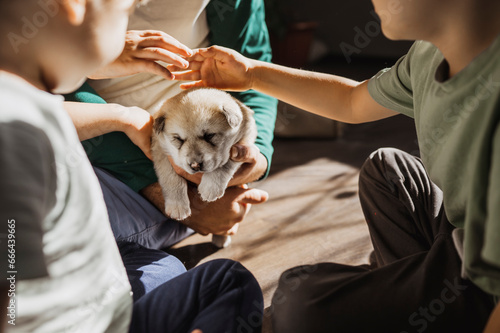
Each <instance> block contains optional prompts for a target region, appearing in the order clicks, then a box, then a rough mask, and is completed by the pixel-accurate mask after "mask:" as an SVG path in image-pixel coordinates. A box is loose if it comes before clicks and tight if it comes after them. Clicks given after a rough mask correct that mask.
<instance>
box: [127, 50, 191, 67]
mask: <svg viewBox="0 0 500 333" xmlns="http://www.w3.org/2000/svg"><path fill="white" fill-rule="evenodd" d="M134 56H135V58H140V59H149V60H154V61H157V60H159V61H163V62H166V63H169V64H173V65H176V66H177V67H180V68H184V69H185V68H187V67H188V66H189V62H188V61H187V60H186V59H184V58H181V57H180V56H178V55H176V54H174V53H172V52H170V51H167V50H165V49H162V48H159V47H147V48H143V49H138V50H136V52H135V54H134Z"/></svg>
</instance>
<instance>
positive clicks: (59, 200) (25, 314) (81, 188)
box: [0, 72, 132, 333]
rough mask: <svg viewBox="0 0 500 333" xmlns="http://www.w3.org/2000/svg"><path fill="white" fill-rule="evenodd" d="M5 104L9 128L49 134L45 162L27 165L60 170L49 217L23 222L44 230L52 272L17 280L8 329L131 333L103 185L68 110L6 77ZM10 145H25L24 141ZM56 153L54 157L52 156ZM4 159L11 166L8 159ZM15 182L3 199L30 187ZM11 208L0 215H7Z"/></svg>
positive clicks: (1, 80)
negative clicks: (13, 318) (13, 312)
mask: <svg viewBox="0 0 500 333" xmlns="http://www.w3.org/2000/svg"><path fill="white" fill-rule="evenodd" d="M0 100H1V101H2V104H1V106H0V124H1V125H2V126H3V128H6V127H8V126H9V125H10V124H18V125H19V124H26V126H24V128H29V127H30V126H31V128H37V129H40V130H41V131H40V133H41V132H43V133H45V135H46V136H43V137H45V138H48V140H46V142H47V143H50V145H51V147H47V148H48V149H47V150H43V151H44V152H45V153H44V154H42V155H40V156H38V159H39V160H36V161H30V160H26V161H25V162H24V163H31V164H33V165H34V166H33V168H35V169H36V168H39V169H45V170H47V169H48V168H49V169H50V168H55V174H56V175H57V179H56V182H55V184H56V185H54V186H53V187H54V189H55V201H54V200H53V201H54V202H53V203H52V204H51V205H50V207H51V209H50V211H48V212H45V213H43V212H42V213H41V215H44V216H41V217H40V219H39V220H38V221H36V220H35V219H34V220H33V221H17V222H24V223H32V224H33V229H34V230H36V228H37V226H36V225H37V224H38V226H40V224H41V230H42V233H43V242H42V246H41V248H42V249H43V251H42V252H43V257H44V259H45V265H46V272H45V274H41V275H38V277H36V276H37V275H36V274H35V275H34V276H35V278H31V279H25V280H22V279H19V280H18V281H17V285H16V289H17V290H16V297H17V299H16V303H17V306H18V307H17V313H16V321H15V324H16V325H15V326H12V325H7V326H8V329H9V332H10V331H11V332H50V333H55V332H82V333H83V332H84V333H90V332H92V333H95V332H127V331H128V325H129V322H130V317H131V311H132V297H131V291H130V284H129V282H128V279H127V275H126V272H125V269H124V267H123V263H122V261H121V258H120V255H119V252H118V249H117V246H116V243H115V240H114V238H113V234H112V232H111V228H110V225H109V221H108V215H107V211H106V206H105V204H104V199H103V196H102V191H101V189H100V186H99V183H98V180H97V178H96V175H95V174H94V172H93V170H92V167H91V166H90V163H89V162H88V159H87V157H86V155H85V152H84V150H83V148H82V146H81V144H80V142H79V140H78V136H77V133H76V131H75V128H74V126H73V123H72V121H71V119H70V118H69V116H68V114H67V113H66V111H65V110H64V109H63V105H62V98H60V97H57V96H53V95H50V94H48V93H45V92H43V91H40V90H38V89H36V88H34V87H33V86H31V85H29V84H28V83H27V82H25V81H24V80H22V79H20V78H18V77H16V76H14V75H10V74H6V73H1V72H0ZM21 127H23V126H21ZM25 137H26V138H29V136H25ZM0 138H1V137H0ZM42 139H43V138H41V139H40V140H42ZM12 145H16V146H18V147H23V144H22V143H13V144H12ZM45 146H46V145H45ZM50 148H51V149H52V151H53V154H50V153H47V152H50ZM12 151H14V152H15V150H11V151H10V152H11V155H15V153H12ZM2 153H3V154H6V153H5V152H3V151H0V154H2ZM49 155H50V156H49ZM44 156H47V158H45V157H44ZM3 158H4V160H8V159H9V156H3ZM47 164H49V165H47ZM50 164H55V165H50ZM20 167H21V166H20ZM45 174H47V173H46V172H45ZM53 174H54V172H53V173H52V175H53ZM9 176H11V175H5V174H2V175H0V177H6V178H7V177H9ZM9 184H11V188H10V189H9V193H6V190H5V189H4V188H2V189H0V199H1V197H2V196H3V197H5V196H9V197H10V198H12V197H13V196H14V197H15V196H16V195H23V193H29V191H30V189H31V187H30V186H29V185H30V184H26V182H25V181H24V180H23V179H19V181H18V182H17V183H16V182H10V183H9ZM17 184H18V186H16V185H17ZM33 188H40V187H39V186H35V185H33ZM53 194H54V193H53ZM53 194H52V196H53ZM11 209H12V210H13V211H12V215H13V216H17V218H18V219H19V218H21V219H22V216H23V214H18V212H16V208H15V207H14V206H12V208H11ZM34 209H36V207H35V208H34ZM8 210H9V208H7V211H3V212H2V216H4V215H5V216H8V215H9V213H10V212H9V211H8ZM20 225H22V224H20ZM17 232H18V233H19V232H21V230H17ZM19 259H20V258H19ZM2 267H3V266H2ZM19 269H21V268H19ZM23 269H26V267H25V268H23ZM38 270H39V269H38ZM19 273H21V272H19ZM46 273H48V275H47V274H46ZM22 275H24V274H22ZM26 276H30V275H29V274H26ZM32 276H33V275H32Z"/></svg>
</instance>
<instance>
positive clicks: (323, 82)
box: [253, 61, 359, 121]
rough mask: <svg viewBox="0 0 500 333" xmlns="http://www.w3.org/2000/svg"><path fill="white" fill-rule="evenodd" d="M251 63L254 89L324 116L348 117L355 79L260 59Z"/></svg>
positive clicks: (347, 119)
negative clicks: (294, 67)
mask: <svg viewBox="0 0 500 333" xmlns="http://www.w3.org/2000/svg"><path fill="white" fill-rule="evenodd" d="M253 64H254V69H253V85H254V86H253V88H254V89H255V90H258V91H261V92H263V93H265V94H268V95H271V96H274V97H276V98H278V99H280V100H282V101H284V102H287V103H289V104H292V105H295V106H297V107H299V108H301V109H304V110H307V111H309V112H313V113H316V114H318V115H321V116H324V117H328V118H334V119H337V120H341V121H349V120H350V118H351V115H350V105H349V104H350V99H349V96H350V93H351V90H352V88H353V87H355V86H357V85H358V84H359V83H358V82H356V81H354V80H350V79H346V78H343V77H340V76H335V75H328V74H322V73H314V72H309V71H304V70H299V69H293V68H288V67H284V66H279V65H275V64H269V63H265V62H260V61H253Z"/></svg>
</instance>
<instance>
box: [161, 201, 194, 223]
mask: <svg viewBox="0 0 500 333" xmlns="http://www.w3.org/2000/svg"><path fill="white" fill-rule="evenodd" d="M165 213H166V214H167V216H169V217H170V218H172V219H174V220H178V221H181V220H185V219H186V218H188V217H189V216H190V215H191V208H190V207H189V204H188V205H184V204H182V203H179V202H170V203H165Z"/></svg>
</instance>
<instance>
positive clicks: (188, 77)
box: [167, 66, 201, 81]
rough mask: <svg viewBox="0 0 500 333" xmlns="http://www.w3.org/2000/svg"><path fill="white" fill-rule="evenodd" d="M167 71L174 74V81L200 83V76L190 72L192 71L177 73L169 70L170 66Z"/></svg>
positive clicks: (197, 73)
mask: <svg viewBox="0 0 500 333" xmlns="http://www.w3.org/2000/svg"><path fill="white" fill-rule="evenodd" d="M167 69H168V70H169V71H170V72H174V75H175V79H176V80H178V81H200V80H201V74H200V72H198V71H196V72H192V71H184V72H177V71H173V70H171V67H170V66H167Z"/></svg>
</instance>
